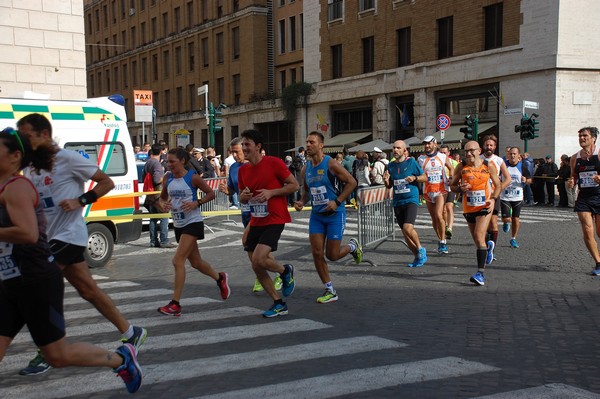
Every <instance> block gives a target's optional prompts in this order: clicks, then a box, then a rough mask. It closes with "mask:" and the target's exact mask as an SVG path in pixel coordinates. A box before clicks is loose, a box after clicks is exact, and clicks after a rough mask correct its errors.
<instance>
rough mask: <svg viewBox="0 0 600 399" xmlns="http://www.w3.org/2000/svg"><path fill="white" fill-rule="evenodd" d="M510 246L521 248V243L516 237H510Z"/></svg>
mask: <svg viewBox="0 0 600 399" xmlns="http://www.w3.org/2000/svg"><path fill="white" fill-rule="evenodd" d="M510 246H511V247H513V248H519V243H518V242H517V240H515V239H514V238H511V239H510Z"/></svg>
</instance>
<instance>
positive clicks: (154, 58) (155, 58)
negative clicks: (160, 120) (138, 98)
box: [152, 54, 158, 98]
mask: <svg viewBox="0 0 600 399" xmlns="http://www.w3.org/2000/svg"><path fill="white" fill-rule="evenodd" d="M152 79H154V80H155V81H156V80H158V54H152ZM154 98H157V97H154Z"/></svg>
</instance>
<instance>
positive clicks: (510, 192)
mask: <svg viewBox="0 0 600 399" xmlns="http://www.w3.org/2000/svg"><path fill="white" fill-rule="evenodd" d="M504 195H506V196H507V197H520V196H521V188H520V187H512V188H511V187H508V188H506V189H505V190H504Z"/></svg>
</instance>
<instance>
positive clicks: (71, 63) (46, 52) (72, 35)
mask: <svg viewBox="0 0 600 399" xmlns="http://www.w3.org/2000/svg"><path fill="white" fill-rule="evenodd" d="M41 3H42V2H31V1H21V2H19V1H8V2H6V1H3V2H0V52H1V53H2V59H0V96H1V97H19V98H23V97H36V98H51V99H53V100H75V99H83V98H86V74H85V35H84V30H83V4H82V2H81V1H77V0H72V1H65V0H46V1H44V2H43V7H42V6H41Z"/></svg>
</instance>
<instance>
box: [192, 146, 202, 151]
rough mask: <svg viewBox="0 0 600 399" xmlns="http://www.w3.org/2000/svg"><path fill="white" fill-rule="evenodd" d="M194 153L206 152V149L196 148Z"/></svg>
mask: <svg viewBox="0 0 600 399" xmlns="http://www.w3.org/2000/svg"><path fill="white" fill-rule="evenodd" d="M192 152H204V148H202V147H200V148H198V147H196V148H194V149H193V150H192Z"/></svg>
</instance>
